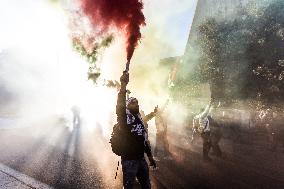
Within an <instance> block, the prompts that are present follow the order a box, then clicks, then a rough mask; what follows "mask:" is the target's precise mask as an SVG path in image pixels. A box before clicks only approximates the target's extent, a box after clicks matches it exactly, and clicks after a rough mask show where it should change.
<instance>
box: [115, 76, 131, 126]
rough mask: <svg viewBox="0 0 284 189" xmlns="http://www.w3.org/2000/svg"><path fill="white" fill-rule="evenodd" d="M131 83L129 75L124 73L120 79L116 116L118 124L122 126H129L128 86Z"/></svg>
mask: <svg viewBox="0 0 284 189" xmlns="http://www.w3.org/2000/svg"><path fill="white" fill-rule="evenodd" d="M128 82H129V74H128V72H126V71H124V72H123V74H122V76H121V77H120V83H121V87H120V90H119V92H118V96H117V104H116V115H117V123H118V124H120V125H127V117H126V86H127V84H128Z"/></svg>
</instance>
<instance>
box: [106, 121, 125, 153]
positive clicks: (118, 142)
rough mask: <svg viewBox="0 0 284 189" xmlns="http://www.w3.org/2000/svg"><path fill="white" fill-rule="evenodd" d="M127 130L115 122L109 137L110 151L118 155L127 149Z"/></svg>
mask: <svg viewBox="0 0 284 189" xmlns="http://www.w3.org/2000/svg"><path fill="white" fill-rule="evenodd" d="M127 138H128V131H127V129H126V128H125V127H122V126H120V125H119V124H115V125H114V126H113V130H112V133H111V138H110V142H109V143H110V145H111V149H112V152H113V153H115V154H116V155H118V156H122V155H123V154H125V152H126V151H127Z"/></svg>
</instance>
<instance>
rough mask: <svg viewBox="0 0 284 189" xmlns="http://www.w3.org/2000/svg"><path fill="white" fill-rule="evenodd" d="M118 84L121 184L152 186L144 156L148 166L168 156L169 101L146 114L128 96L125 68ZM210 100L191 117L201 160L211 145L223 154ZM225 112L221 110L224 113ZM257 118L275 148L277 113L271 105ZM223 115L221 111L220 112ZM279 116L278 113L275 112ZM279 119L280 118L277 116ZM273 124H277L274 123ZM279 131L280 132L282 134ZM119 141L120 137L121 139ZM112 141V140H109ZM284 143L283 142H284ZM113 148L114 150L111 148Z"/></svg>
mask: <svg viewBox="0 0 284 189" xmlns="http://www.w3.org/2000/svg"><path fill="white" fill-rule="evenodd" d="M120 82H121V84H120V85H121V87H120V90H119V92H118V99H117V106H116V114H117V124H118V125H119V126H120V130H124V133H126V134H125V135H123V138H124V139H123V140H125V141H126V143H125V144H124V147H125V149H124V150H123V151H122V152H121V154H119V155H120V156H121V162H122V171H123V186H124V188H125V189H128V188H130V189H131V188H133V185H134V183H135V180H136V178H137V180H138V181H139V183H140V185H141V186H142V188H143V189H148V188H151V184H150V178H149V167H148V164H147V161H146V159H145V155H144V154H146V155H147V157H148V162H150V166H153V167H154V168H156V167H157V164H156V161H157V160H159V158H164V159H165V158H171V153H170V149H169V141H168V136H167V132H168V125H167V119H166V116H165V115H164V112H165V109H166V107H167V104H168V101H167V102H166V103H165V105H164V106H163V107H161V108H159V107H158V106H157V107H155V108H154V111H153V112H151V113H150V114H147V115H146V114H145V113H144V112H143V111H142V110H140V108H139V103H138V100H137V99H136V98H134V97H127V96H128V95H127V89H126V87H127V84H128V82H129V75H128V72H126V71H125V72H123V75H122V76H121V78H120ZM213 104H214V103H213V101H212V100H211V101H210V102H209V105H208V106H207V107H206V108H205V109H201V110H200V112H199V113H198V114H197V115H195V116H194V117H193V120H192V137H191V141H190V142H191V144H192V145H194V144H195V142H196V138H199V137H200V138H201V139H202V143H203V160H204V161H206V162H210V161H212V159H211V157H209V152H210V150H211V149H212V151H213V153H212V155H214V156H216V157H218V158H222V157H223V152H222V150H221V148H220V145H219V143H220V141H221V138H222V136H223V133H222V132H223V128H222V127H224V123H222V120H221V121H220V120H219V119H217V118H216V117H215V115H214V114H212V111H215V110H216V109H218V108H219V106H220V103H219V104H218V105H217V106H216V105H213ZM223 114H224V113H223ZM257 115H258V119H259V120H260V121H259V122H260V124H261V125H264V127H265V128H266V130H267V133H268V134H269V139H270V144H271V149H272V150H275V149H276V148H277V146H278V143H279V141H281V140H282V142H283V139H284V135H283V133H284V132H280V131H279V130H277V129H276V128H280V127H278V126H279V125H280V124H281V122H279V121H278V122H277V121H276V120H277V114H276V113H275V112H273V111H271V110H270V109H268V110H265V111H261V112H259V114H257ZM223 117H224V115H223ZM278 117H279V116H278ZM153 118H154V119H155V125H156V144H155V149H154V153H152V150H151V143H150V141H149V139H148V123H147V122H148V121H149V120H151V119H153ZM279 120H280V119H279ZM276 125H278V126H277V127H276ZM281 133H282V134H281ZM121 141H122V140H121ZM111 142H112V141H111ZM283 145H284V142H283ZM113 151H114V150H113Z"/></svg>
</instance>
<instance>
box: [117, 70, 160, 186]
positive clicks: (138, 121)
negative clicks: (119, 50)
mask: <svg viewBox="0 0 284 189" xmlns="http://www.w3.org/2000/svg"><path fill="white" fill-rule="evenodd" d="M120 82H121V88H120V91H119V93H118V99H117V106H116V113H117V121H118V124H120V125H121V126H123V127H124V128H126V131H125V132H127V133H128V135H127V136H128V137H127V141H128V142H127V149H126V151H124V152H123V154H122V155H121V163H122V171H123V186H124V188H125V189H132V188H133V184H134V182H135V178H136V177H137V179H138V181H139V183H140V185H141V186H142V188H143V189H149V188H151V184H150V178H149V167H148V164H147V162H146V160H145V158H144V153H146V154H147V156H148V159H149V161H150V166H154V167H156V162H155V160H154V158H153V156H152V153H151V147H150V145H149V143H148V142H147V141H148V136H147V132H146V130H145V126H144V123H143V120H142V118H141V115H140V113H139V104H138V100H137V99H136V98H133V97H131V98H128V100H127V102H126V86H127V84H128V82H129V75H128V73H127V72H123V75H122V76H121V78H120Z"/></svg>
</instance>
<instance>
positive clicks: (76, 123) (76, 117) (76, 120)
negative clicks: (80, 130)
mask: <svg viewBox="0 0 284 189" xmlns="http://www.w3.org/2000/svg"><path fill="white" fill-rule="evenodd" d="M71 110H72V114H73V122H72V123H73V129H74V128H76V127H80V126H81V117H80V109H79V107H78V106H73V107H72V109H71Z"/></svg>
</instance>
